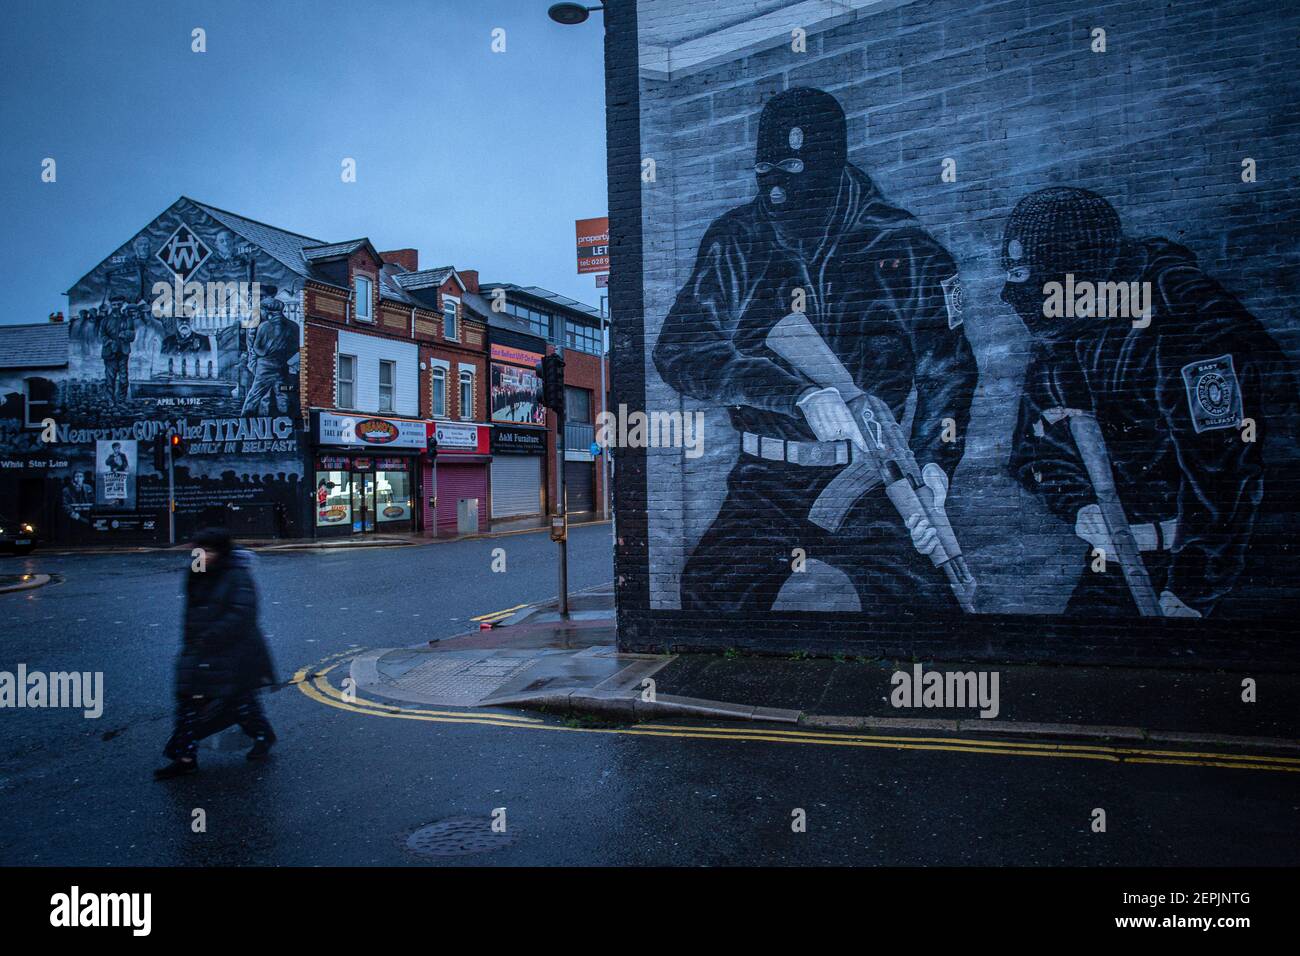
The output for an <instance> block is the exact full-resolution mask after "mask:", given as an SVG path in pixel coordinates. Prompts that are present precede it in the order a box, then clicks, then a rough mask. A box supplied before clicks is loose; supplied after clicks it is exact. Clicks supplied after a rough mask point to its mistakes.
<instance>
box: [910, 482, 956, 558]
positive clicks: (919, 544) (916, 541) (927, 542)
mask: <svg viewBox="0 0 1300 956" xmlns="http://www.w3.org/2000/svg"><path fill="white" fill-rule="evenodd" d="M921 480H922V481H924V482H925V486H926V487H927V488H929V489H930V493H931V494H932V495H933V496H934V507H935V508H937V509H938V510H940V511H942V510H943V505H944V502H946V501H947V500H948V475H947V474H946V473H945V472H944V470H943V469H942V468H940V467H939V466H938V465H936V464H935V463H934V462H930V464H928V465H926V466H925V467H924V468H922V469H921ZM907 530H908V531H910V532H912V547H914V548H916V550H917V551H919V552H920V553H921V554H925V555H928V554H930V552H932V551H933V550H934V549H935V548H937V547H939V532H938V531H936V530H935V528H934V525H932V524H931V523H930V519H929V518H927V517H925V515H912V516H911V517H910V518H908V519H907Z"/></svg>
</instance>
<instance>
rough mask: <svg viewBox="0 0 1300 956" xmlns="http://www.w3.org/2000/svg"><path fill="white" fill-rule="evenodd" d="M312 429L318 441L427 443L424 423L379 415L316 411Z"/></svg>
mask: <svg viewBox="0 0 1300 956" xmlns="http://www.w3.org/2000/svg"><path fill="white" fill-rule="evenodd" d="M312 418H313V423H312V430H313V432H314V433H315V437H316V443H317V444H318V445H350V446H359V447H365V446H371V447H376V448H418V449H421V450H423V449H424V447H425V423H424V422H422V421H411V420H409V419H405V418H384V417H382V416H379V415H340V414H338V413H337V412H323V411H322V412H313V413H312Z"/></svg>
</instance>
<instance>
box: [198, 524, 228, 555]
mask: <svg viewBox="0 0 1300 956" xmlns="http://www.w3.org/2000/svg"><path fill="white" fill-rule="evenodd" d="M194 546H195V547H196V548H203V549H204V550H206V551H215V552H217V554H220V555H223V556H224V555H227V554H229V553H230V552H231V551H233V550H234V549H235V542H234V540H233V539H232V538H231V537H230V532H229V531H227V530H226V529H225V528H204V529H203V530H202V531H200V532H199V533H198V534H196V535H195V536H194Z"/></svg>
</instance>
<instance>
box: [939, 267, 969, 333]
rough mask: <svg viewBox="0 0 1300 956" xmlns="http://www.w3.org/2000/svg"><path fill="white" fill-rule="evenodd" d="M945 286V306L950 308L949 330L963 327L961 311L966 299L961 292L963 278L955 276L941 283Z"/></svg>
mask: <svg viewBox="0 0 1300 956" xmlns="http://www.w3.org/2000/svg"><path fill="white" fill-rule="evenodd" d="M939 284H940V285H941V286H943V304H944V305H945V306H947V308H948V328H950V329H955V328H957V326H959V325H961V322H962V318H961V309H962V305H963V304H964V297H963V296H962V292H961V276H960V275H953V276H951V277H949V278H947V279H943V280H942V281H940V283H939Z"/></svg>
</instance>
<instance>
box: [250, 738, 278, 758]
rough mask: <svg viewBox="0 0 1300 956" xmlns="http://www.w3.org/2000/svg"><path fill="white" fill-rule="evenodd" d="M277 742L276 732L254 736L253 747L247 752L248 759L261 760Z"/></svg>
mask: <svg viewBox="0 0 1300 956" xmlns="http://www.w3.org/2000/svg"><path fill="white" fill-rule="evenodd" d="M273 743H275V734H267V735H266V736H265V737H254V738H253V748H252V749H251V750H250V751H248V753H247V754H245V755H244V756H245V759H247V760H261V759H262V758H263V757H265V756H266V755H267V754H269V753H270V752H271V745H272V744H273Z"/></svg>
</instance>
